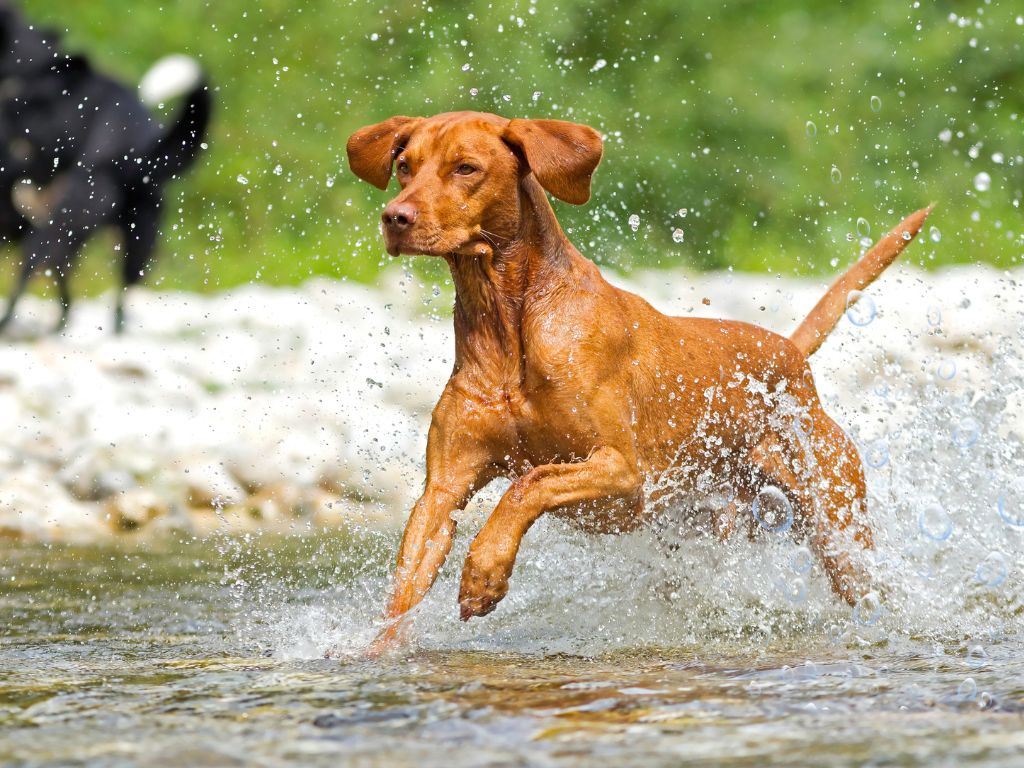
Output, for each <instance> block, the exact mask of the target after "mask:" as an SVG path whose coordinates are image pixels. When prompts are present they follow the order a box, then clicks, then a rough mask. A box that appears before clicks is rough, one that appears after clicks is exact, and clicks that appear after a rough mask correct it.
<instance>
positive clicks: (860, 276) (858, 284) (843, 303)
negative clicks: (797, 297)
mask: <svg viewBox="0 0 1024 768" xmlns="http://www.w3.org/2000/svg"><path fill="white" fill-rule="evenodd" d="M934 207H935V203H932V204H931V205H929V206H928V207H927V208H922V209H921V210H919V211H915V212H914V213H912V214H910V215H909V216H907V218H905V219H904V220H903V221H901V222H900V223H899V224H897V225H896V228H895V229H893V230H892V231H891V232H890V233H889V234H887V235H886V236H885V237H883V238H882V239H881V240H879V241H878V242H877V243H875V245H874V247H873V248H872V249H871V250H870V251H868V252H867V253H866V254H864V256H863V257H861V259H860V260H859V261H858V262H857V263H856V264H854V265H853V266H852V267H850V268H849V269H848V270H847V271H846V272H845V273H844V274H843V275H842V277H840V278H839V279H838V280H836V281H835V282H834V283H833V284H832V287H831V288H829V289H828V291H826V292H825V295H824V296H822V297H821V300H820V301H819V302H818V303H817V304H815V305H814V309H812V310H811V313H810V314H809V315H807V317H806V318H804V321H803V322H802V323H800V326H799V327H798V328H797V329H796V330H795V331H794V332H793V335H792V336H790V337H789V338H790V341H792V342H793V343H794V344H796V346H797V347H798V348H799V349H800V351H801V352H803V354H804V356H805V357H810V356H811V355H813V354H814V353H815V352H817V351H818V347H820V346H821V345H822V344H823V343H824V341H825V339H826V337H827V336H828V335H829V333H830V332H831V331H832V329H833V328H835V327H836V323H838V322H839V319H840V318H841V317H842V316H843V313H844V312H845V311H846V308H847V306H849V305H850V304H852V303H853V302H855V301H856V300H857V298H859V297H858V296H857V295H856V294H855V295H854V296H852V297H851V296H850V294H851V293H852V292H854V291H862V290H864V289H865V288H867V287H868V286H869V285H871V283H873V282H874V281H875V280H876V279H877V278H878V276H879V275H881V274H882V272H884V271H885V269H886V267H888V266H889V265H890V264H892V263H893V261H895V260H896V257H897V256H899V255H900V252H901V251H902V250H903V249H904V248H906V247H907V244H908V243H909V242H910V241H911V240H912V239H913V238H914V235H916V234H917V233H918V232H920V231H921V227H922V226H923V225H924V220H925V219H926V218H928V214H929V213H931V211H932V208H934Z"/></svg>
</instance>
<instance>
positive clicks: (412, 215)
mask: <svg viewBox="0 0 1024 768" xmlns="http://www.w3.org/2000/svg"><path fill="white" fill-rule="evenodd" d="M381 219H382V220H383V222H384V226H385V227H387V228H388V229H391V230H394V231H395V232H401V231H403V230H405V229H408V228H409V227H411V226H412V225H413V223H414V222H415V221H416V208H415V207H414V206H413V205H411V204H410V203H391V204H390V205H389V206H388V207H387V208H385V209H384V214H383V215H382V216H381Z"/></svg>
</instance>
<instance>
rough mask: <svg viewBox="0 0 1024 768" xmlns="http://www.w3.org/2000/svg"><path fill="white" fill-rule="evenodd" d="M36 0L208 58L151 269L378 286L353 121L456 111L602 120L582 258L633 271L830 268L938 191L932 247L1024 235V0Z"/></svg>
mask: <svg viewBox="0 0 1024 768" xmlns="http://www.w3.org/2000/svg"><path fill="white" fill-rule="evenodd" d="M24 8H25V11H26V13H27V14H28V15H29V16H30V18H32V19H33V20H35V21H38V22H45V23H47V24H51V25H55V26H58V27H60V28H62V29H66V30H67V32H66V37H65V47H66V48H68V49H69V50H78V51H83V52H86V53H87V54H88V55H89V56H91V57H92V59H93V61H94V62H95V63H96V65H97V66H99V67H101V68H103V69H104V70H106V71H108V72H110V73H113V74H116V75H118V76H120V77H122V78H124V79H126V80H128V81H132V82H137V81H138V79H139V78H140V77H141V75H142V74H143V72H144V71H145V70H146V69H147V67H148V66H149V65H151V64H152V63H153V61H154V60H155V59H157V58H158V57H159V56H162V55H164V54H167V53H171V52H176V51H182V52H186V53H189V54H191V55H193V56H195V57H197V58H199V59H200V60H201V61H202V62H203V64H204V66H205V67H206V69H207V70H208V71H209V74H210V77H211V79H212V82H213V83H214V85H215V87H216V115H215V122H214V125H213V130H212V134H211V136H210V139H209V144H210V147H209V151H208V152H207V153H206V154H205V155H203V156H202V158H201V161H200V163H199V166H198V167H197V168H196V169H194V170H193V171H192V172H191V173H190V174H189V175H188V176H187V178H186V179H185V180H183V181H181V182H178V183H177V184H176V185H175V186H174V188H173V190H172V192H171V194H170V199H169V203H168V217H167V221H166V225H165V235H164V239H163V243H162V246H161V256H160V263H159V265H158V268H157V269H156V271H155V273H154V274H153V275H152V276H151V278H150V280H149V283H150V285H157V286H160V287H163V288H187V289H197V290H208V289H216V288H223V287H228V286H231V285H236V284H239V283H244V282H247V281H251V280H258V281H264V282H272V283H294V282H299V281H301V280H303V279H305V278H307V277H309V276H310V275H313V274H327V275H335V276H345V277H350V278H354V279H360V280H370V279H372V278H373V277H374V276H375V275H376V273H377V271H378V270H379V268H380V266H381V265H383V264H385V263H387V261H386V259H387V257H385V256H384V255H383V250H382V248H381V246H380V242H379V236H378V232H377V220H378V216H379V211H380V208H381V207H382V206H383V204H384V203H385V201H386V200H387V199H388V196H387V195H385V194H384V193H381V192H379V191H377V190H375V189H373V188H371V187H370V186H368V185H366V184H363V183H361V182H358V181H357V180H356V179H355V178H354V177H353V176H352V175H351V174H350V172H349V171H348V169H347V167H346V161H345V152H344V147H345V140H346V138H347V137H348V135H349V134H350V133H351V132H352V131H353V130H355V129H356V128H358V127H360V126H363V125H365V124H367V123H371V122H375V121H377V120H380V119H382V118H385V117H387V116H389V115H392V114H396V113H402V114H410V115H415V114H431V113H435V112H442V111H449V110H456V109H479V110H486V111H493V112H498V113H500V114H503V115H506V116H520V117H554V118H561V119H569V120H576V121H580V122H585V123H588V124H590V125H593V126H595V127H596V128H598V129H599V130H601V131H602V132H603V133H604V134H605V135H606V137H607V140H606V154H605V160H604V162H603V164H602V166H601V168H600V169H599V170H598V173H597V176H596V177H595V186H594V196H593V198H592V200H591V202H590V203H589V204H588V205H587V206H584V207H581V208H573V207H572V206H568V205H564V204H561V203H556V207H557V209H558V212H559V216H560V218H561V220H562V222H563V225H564V226H565V227H566V228H567V229H568V230H570V231H571V235H570V236H571V238H572V239H573V240H574V241H575V242H576V244H577V245H578V246H579V247H580V249H581V250H582V251H583V252H584V253H585V254H586V255H588V256H590V257H591V258H593V259H595V260H596V261H598V262H599V263H601V264H603V265H610V266H613V267H616V268H618V269H620V270H624V271H628V270H630V269H633V268H637V267H645V266H655V265H657V266H663V267H688V268H695V269H710V268H716V269H717V268H725V267H734V268H736V269H742V270H771V271H774V272H782V273H786V274H790V273H801V274H810V273H829V272H834V271H835V270H836V269H837V268H838V266H839V265H844V264H846V263H849V262H850V260H852V258H853V257H854V256H855V255H856V253H857V250H858V243H857V241H858V240H859V237H860V235H863V234H864V230H865V223H866V224H867V225H869V226H870V235H871V237H872V238H874V237H875V236H877V235H878V234H880V232H882V231H884V230H886V229H888V228H889V227H890V226H892V225H894V224H895V223H896V222H897V221H898V220H899V218H900V217H901V216H902V215H904V214H906V213H909V212H911V211H913V210H914V209H916V208H919V207H922V206H923V205H925V204H926V203H928V202H930V201H933V200H934V201H938V202H939V203H940V208H939V209H938V210H937V211H936V212H935V214H934V215H933V216H934V218H933V220H932V221H931V222H930V224H934V226H935V227H937V231H934V232H932V233H931V237H930V238H927V239H925V241H924V242H925V245H924V246H923V247H922V246H919V247H917V248H915V249H912V250H911V251H910V252H909V254H908V258H909V259H910V260H912V261H917V262H919V263H924V264H928V265H938V264H945V263H950V262H974V261H985V262H990V263H994V264H997V265H1003V266H1009V265H1013V264H1017V263H1019V262H1020V261H1021V256H1022V251H1024V246H1022V229H1024V226H1022V219H1021V210H1020V206H1021V197H1022V187H1024V172H1022V168H1024V162H1022V158H1021V155H1022V153H1024V138H1022V137H1024V131H1022V128H1024V50H1022V41H1024V18H1022V14H1024V6H1022V5H1021V3H1020V2H1019V0H1018V1H1017V2H1008V1H1006V0H993V1H992V2H985V0H974V1H973V2H969V3H968V2H902V1H901V2H883V1H881V0H880V1H878V2H843V3H807V2H796V1H795V0H794V1H790V0H773V2H764V1H763V0H760V1H756V0H744V1H742V2H740V1H735V2H722V1H721V0H691V1H690V2H673V1H672V0H659V1H657V2H630V3H622V2H617V1H615V0H555V1H554V2H549V1H548V0H536V1H534V0H521V1H515V0H512V1H507V2H506V1H504V0H491V1H489V2H485V1H480V2H465V3H442V2H434V3H430V2H426V3H424V2H395V3H388V4H378V3H370V2H362V1H360V2H337V1H336V0H310V1H308V2H303V1H301V0H246V1H245V2H236V1H235V0H209V1H207V0H179V2H174V3H165V4H159V3H154V2H152V0H146V1H143V0H116V1H114V0H111V1H109V2H107V1H105V0H90V2H88V3H83V2H81V0H27V2H25V3H24ZM985 174H987V176H986V175H985ZM986 179H987V180H988V183H987V184H986ZM681 209H686V215H685V216H683V215H682V210H681ZM632 214H636V215H637V216H638V217H639V220H640V224H639V227H638V228H637V230H636V231H635V232H634V230H633V228H632V227H631V226H630V225H629V223H628V221H629V217H630V216H631V215H632ZM860 218H863V219H864V220H865V222H862V223H861V230H862V231H861V232H860V233H859V234H858V233H857V220H858V219H860ZM675 229H681V230H682V231H683V235H682V242H676V239H674V238H673V230H675ZM676 237H677V238H678V237H679V236H678V235H677V236H676ZM111 248H112V241H111V240H109V238H108V239H103V238H99V239H98V242H96V243H94V244H93V245H92V247H91V248H90V256H89V258H88V260H87V265H86V267H85V268H84V269H83V270H81V274H80V276H79V277H78V279H77V281H76V282H77V283H78V288H79V290H82V289H85V290H93V289H95V288H96V287H103V286H107V285H110V284H112V283H114V277H113V275H114V274H115V272H114V267H113V259H112V258H111V254H110V250H111ZM420 261H421V262H424V261H426V260H422V259H421V260H420ZM417 268H418V269H425V270H427V271H428V272H429V271H430V270H437V269H438V267H437V264H436V263H435V265H433V266H430V265H423V264H421V265H419V266H418V267H417Z"/></svg>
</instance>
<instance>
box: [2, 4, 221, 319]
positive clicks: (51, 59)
mask: <svg viewBox="0 0 1024 768" xmlns="http://www.w3.org/2000/svg"><path fill="white" fill-rule="evenodd" d="M189 65H191V67H190V66H189ZM158 70H159V71H158ZM183 70H184V74H183ZM167 76H169V79H172V80H178V81H179V85H182V86H184V89H185V90H186V92H185V93H184V98H183V107H182V108H181V112H180V114H179V115H178V117H177V119H176V120H175V122H174V123H173V124H172V125H171V126H170V127H169V128H167V129H164V128H162V127H161V126H159V125H158V124H157V123H155V122H154V121H153V119H152V117H151V115H150V114H149V112H148V111H147V109H146V107H145V106H144V105H143V103H142V101H141V100H140V99H139V97H138V95H137V94H136V93H135V91H134V89H129V88H127V87H125V86H123V85H121V84H120V83H118V82H116V81H115V80H112V79H111V78H109V77H107V76H105V75H103V74H100V73H98V72H96V71H95V70H94V69H93V68H92V67H91V66H90V65H89V62H88V61H87V60H86V59H84V58H83V57H81V56H68V55H66V54H64V53H63V52H61V51H60V49H59V48H58V43H57V36H56V35H55V34H53V33H51V32H48V31H45V30H41V29H37V28H35V27H32V26H30V25H29V24H27V23H26V22H25V21H24V19H22V18H21V16H20V14H18V13H17V11H16V10H15V9H13V8H12V7H10V6H9V5H7V4H0V237H4V238H6V239H7V241H8V242H11V243H20V245H21V250H22V262H21V272H20V274H19V276H18V278H17V280H16V282H15V285H14V288H13V291H12V292H11V296H10V300H9V302H8V304H7V308H6V312H5V313H4V315H3V317H2V318H0V330H3V329H4V328H5V327H6V326H7V325H8V323H10V321H11V319H12V317H13V316H14V310H15V305H16V303H17V301H18V298H19V297H20V296H21V295H22V293H24V291H25V288H26V286H27V285H28V282H29V280H30V279H31V277H32V276H33V275H34V274H36V273H38V272H39V271H41V270H52V273H53V275H54V276H55V278H56V281H57V287H58V290H59V293H60V299H61V305H62V307H61V315H60V322H59V324H58V326H57V330H60V329H61V328H63V327H64V325H65V323H66V322H67V317H68V312H69V310H70V307H71V296H70V292H69V288H68V277H69V274H70V272H71V270H72V269H73V268H74V266H75V262H76V260H77V257H78V254H79V252H80V250H81V248H82V246H83V245H84V243H85V241H86V240H87V239H88V238H89V237H90V236H91V235H92V234H93V233H95V232H96V231H97V230H98V229H100V228H101V227H104V226H108V225H112V226H115V227H117V228H118V229H119V230H120V233H121V235H122V257H123V262H122V280H123V285H124V288H125V290H123V291H122V292H121V293H120V294H119V295H118V299H117V308H116V312H115V318H114V327H115V330H117V331H120V330H122V328H123V326H124V294H125V291H126V290H127V288H129V287H130V286H132V285H134V284H136V283H138V282H139V280H140V279H141V278H142V276H143V274H144V273H145V271H146V270H147V269H148V268H149V266H150V262H151V258H152V256H153V251H154V247H155V245H156V239H157V236H158V233H159V224H160V207H161V202H162V197H163V190H164V185H165V184H166V183H167V182H168V181H169V180H170V179H172V178H174V177H175V175H176V174H178V173H180V172H181V171H183V170H184V169H186V168H187V167H188V166H189V165H191V164H192V162H193V161H194V160H195V157H196V155H197V154H198V152H199V150H200V148H201V147H202V146H203V144H202V142H203V137H204V135H205V133H206V129H207V125H208V123H209V118H210V108H211V100H210V94H209V89H208V86H207V82H206V78H205V76H204V75H203V74H202V72H201V71H200V70H199V67H198V65H196V64H195V62H194V61H192V60H191V59H187V58H186V57H172V60H171V63H170V64H165V65H164V67H163V69H162V70H161V69H160V65H157V67H154V70H153V71H152V76H151V75H147V77H146V78H145V79H144V81H143V84H144V86H145V85H146V82H147V80H148V81H150V84H152V81H153V80H154V78H155V79H157V80H159V79H160V78H161V77H163V78H164V79H168V77H167ZM186 81H188V82H186ZM157 85H159V83H158V84H157ZM179 92H180V91H179ZM22 179H28V180H30V181H31V184H32V186H33V187H36V188H44V187H45V188H47V193H46V196H47V197H49V198H50V200H49V203H48V205H47V206H46V207H47V208H48V211H47V213H46V215H45V216H44V217H43V218H44V221H42V222H39V223H37V224H33V223H31V222H29V221H28V220H27V219H26V218H25V216H24V215H22V212H21V211H19V210H18V208H17V207H16V206H15V204H14V201H13V197H14V195H13V192H14V188H15V185H16V184H18V183H19V181H20V180H22Z"/></svg>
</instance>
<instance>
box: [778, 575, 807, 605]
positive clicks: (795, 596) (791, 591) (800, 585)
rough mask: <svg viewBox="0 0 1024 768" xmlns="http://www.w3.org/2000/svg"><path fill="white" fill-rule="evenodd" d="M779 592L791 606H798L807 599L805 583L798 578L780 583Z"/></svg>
mask: <svg viewBox="0 0 1024 768" xmlns="http://www.w3.org/2000/svg"><path fill="white" fill-rule="evenodd" d="M779 590H780V591H781V592H782V594H783V595H785V596H786V599H787V600H789V602H791V603H792V604H793V605H800V603H802V602H803V601H804V600H806V599H807V582H806V581H804V580H803V579H802V578H800V577H799V576H797V577H796V578H794V579H793V580H792V581H788V582H780V583H779Z"/></svg>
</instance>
